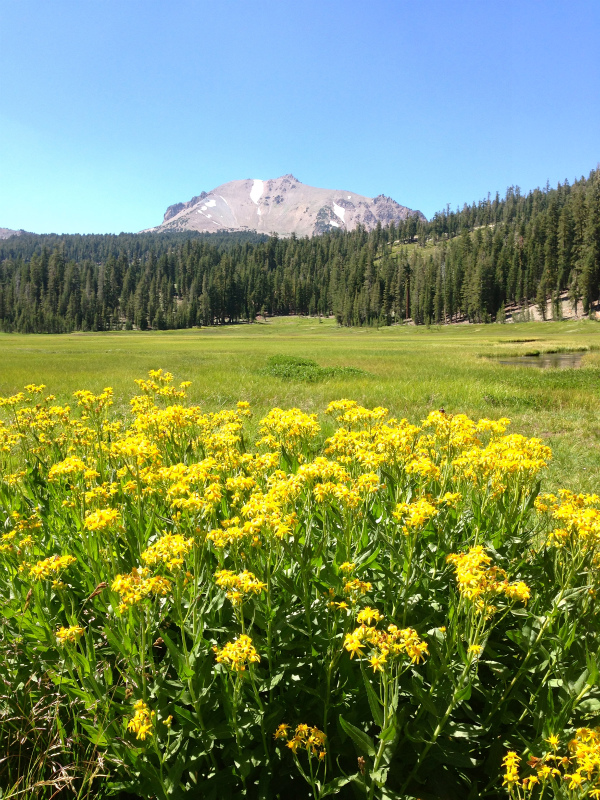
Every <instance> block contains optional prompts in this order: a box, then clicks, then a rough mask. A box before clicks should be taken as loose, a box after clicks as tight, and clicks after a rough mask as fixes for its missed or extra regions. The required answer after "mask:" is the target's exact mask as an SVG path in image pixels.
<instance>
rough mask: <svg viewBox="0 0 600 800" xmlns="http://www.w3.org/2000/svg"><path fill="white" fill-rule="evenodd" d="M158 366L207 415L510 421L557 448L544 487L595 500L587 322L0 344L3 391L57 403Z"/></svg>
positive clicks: (598, 460)
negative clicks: (308, 373) (572, 364)
mask: <svg viewBox="0 0 600 800" xmlns="http://www.w3.org/2000/svg"><path fill="white" fill-rule="evenodd" d="M569 349H575V350H578V349H587V352H586V353H585V355H584V357H583V367H582V368H581V369H577V370H545V371H542V370H537V369H532V368H526V367H524V368H518V367H506V366H502V365H500V364H498V363H497V362H496V361H495V360H494V359H491V358H488V357H489V356H500V355H516V354H524V353H528V352H535V351H540V352H544V351H555V350H569ZM273 355H288V356H297V357H298V356H301V357H308V358H312V359H314V360H315V361H316V362H317V363H318V364H319V365H321V366H323V367H329V366H338V367H339V366H351V367H355V368H359V369H361V370H364V371H365V373H368V374H367V375H365V376H350V377H344V378H343V379H338V378H335V379H328V380H325V381H323V382H320V383H304V382H302V381H291V380H282V379H281V378H275V377H272V376H270V375H268V374H267V373H266V371H265V368H266V365H267V361H268V358H269V357H271V356H273ZM157 367H162V368H163V369H167V370H170V371H171V372H173V373H174V374H175V376H176V378H178V379H181V380H183V379H188V380H191V381H192V382H193V385H192V387H191V390H190V394H189V396H190V400H191V401H193V402H197V403H199V404H201V405H202V407H203V408H204V409H205V410H217V409H220V408H226V407H231V406H232V405H233V404H234V403H235V402H236V401H237V400H248V401H249V402H250V403H251V405H252V406H253V408H254V410H255V411H256V412H257V415H258V414H261V413H262V412H264V411H266V410H267V409H268V408H271V407H273V406H280V407H282V408H286V407H291V406H297V407H299V408H301V409H302V410H304V411H311V412H313V411H319V410H322V409H323V408H324V407H325V406H326V405H327V403H328V402H329V401H331V400H334V399H339V398H341V397H348V398H352V399H354V400H357V401H358V402H359V403H360V404H363V405H366V406H376V405H384V406H386V407H387V408H389V409H390V411H391V412H392V413H393V414H394V415H396V416H399V417H407V418H408V419H409V420H411V421H417V420H419V419H421V418H422V417H424V416H425V415H426V414H427V412H428V411H430V410H431V409H437V408H440V407H443V408H445V409H446V411H448V412H451V413H460V412H464V413H466V414H468V415H470V416H473V417H477V416H489V417H500V416H507V417H509V418H510V419H511V420H512V421H513V425H512V430H513V431H515V432H520V433H524V434H526V435H528V436H532V435H536V436H541V437H542V438H543V439H544V440H545V441H546V442H547V443H548V444H549V445H550V446H551V447H552V449H553V452H554V460H553V463H552V466H551V468H550V470H549V473H548V476H547V483H546V485H547V486H548V488H550V487H555V486H558V485H566V486H569V487H570V488H572V489H576V490H582V491H584V490H585V491H594V490H596V489H597V486H598V482H597V475H598V474H599V473H600V415H599V411H600V324H598V323H596V322H590V321H580V322H568V323H567V322H559V323H552V322H546V323H524V324H516V325H488V326H484V325H461V326H452V327H431V328H424V327H418V328H416V327H412V326H403V327H392V328H382V329H379V330H374V329H342V328H338V327H337V326H336V325H335V323H334V322H333V321H332V320H325V321H323V322H322V323H319V322H318V321H317V320H316V319H305V318H295V317H290V318H280V319H274V320H269V321H268V322H266V323H260V324H256V325H252V326H246V325H243V326H232V327H222V328H205V329H202V330H187V331H168V332H146V333H138V332H118V333H99V334H98V333H97V334H73V335H61V336H50V335H28V336H24V335H10V334H4V335H1V336H0V393H1V394H3V395H6V394H9V393H13V392H14V391H16V390H18V389H20V388H22V387H23V385H25V384H26V383H30V382H36V383H44V384H46V386H47V387H48V390H49V391H51V392H52V393H53V394H55V395H56V396H57V398H59V399H60V400H63V401H64V400H68V398H69V397H70V395H71V393H72V392H73V391H75V390H77V389H81V388H86V389H90V390H92V391H96V390H100V389H102V388H104V387H105V386H112V387H113V388H114V390H115V394H116V397H117V399H118V401H124V400H126V398H127V397H130V396H131V394H132V392H134V391H135V386H134V384H133V380H134V379H135V378H138V377H142V376H144V375H145V374H146V373H147V371H148V370H149V369H153V368H157Z"/></svg>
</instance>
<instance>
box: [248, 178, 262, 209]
mask: <svg viewBox="0 0 600 800" xmlns="http://www.w3.org/2000/svg"><path fill="white" fill-rule="evenodd" d="M264 190H265V182H264V181H261V180H258V179H255V181H254V183H253V184H252V188H251V189H250V200H252V202H253V203H256V205H258V201H259V200H260V198H261V197H262V196H263V192H264Z"/></svg>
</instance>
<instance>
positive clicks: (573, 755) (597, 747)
mask: <svg viewBox="0 0 600 800" xmlns="http://www.w3.org/2000/svg"><path fill="white" fill-rule="evenodd" d="M546 741H547V742H548V744H549V745H550V749H551V750H552V752H545V753H544V754H543V755H542V756H541V758H538V757H535V756H532V757H531V758H530V759H529V761H528V762H527V765H528V767H529V768H530V771H529V774H527V775H526V776H525V777H523V778H522V779H521V777H520V775H519V766H520V761H521V759H520V758H519V756H518V755H517V754H516V753H515V752H514V750H511V751H509V752H508V753H507V754H506V756H505V757H504V759H503V762H502V763H503V765H504V768H505V773H504V785H506V786H507V787H508V789H509V791H510V792H511V794H513V795H515V793H518V790H519V789H520V788H521V789H523V790H525V792H527V793H529V792H532V791H533V789H534V788H535V787H539V788H540V793H541V795H543V794H544V791H545V789H546V788H547V787H548V785H549V784H551V783H552V784H553V785H554V787H555V791H558V792H560V791H561V789H560V786H559V782H560V783H563V784H566V788H567V789H568V791H569V797H581V798H583V797H591V798H594V799H595V800H598V798H600V728H579V729H578V730H577V731H576V733H575V736H574V737H573V738H572V739H571V740H570V741H569V743H568V755H564V756H561V755H560V753H559V752H558V749H559V737H558V736H556V735H552V736H549V737H548V739H547V740H546ZM511 790H512V791H511ZM571 792H573V793H574V794H573V795H571V794H570V793H571ZM516 796H518V794H517V795H516ZM555 796H558V795H557V794H555ZM560 796H562V795H560Z"/></svg>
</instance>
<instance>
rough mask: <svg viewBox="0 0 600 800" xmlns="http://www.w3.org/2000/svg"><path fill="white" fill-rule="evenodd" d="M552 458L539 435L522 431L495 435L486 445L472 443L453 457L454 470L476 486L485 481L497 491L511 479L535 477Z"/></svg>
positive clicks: (506, 486)
mask: <svg viewBox="0 0 600 800" xmlns="http://www.w3.org/2000/svg"><path fill="white" fill-rule="evenodd" d="M551 458H552V451H551V450H550V448H549V447H546V445H544V444H542V442H541V440H540V439H526V438H525V437H524V436H521V435H520V434H511V435H510V436H502V437H499V438H493V439H492V440H491V441H490V443H489V444H488V445H487V446H486V447H483V448H481V447H473V448H470V449H468V450H465V451H463V453H462V454H461V455H460V456H458V457H457V458H455V459H454V460H453V461H452V466H453V467H454V471H455V474H456V475H457V476H458V477H463V478H465V479H466V480H467V481H469V482H470V483H473V484H474V485H475V486H477V487H480V488H483V487H485V486H486V485H489V487H490V488H491V490H492V493H493V494H494V495H499V494H501V493H502V492H504V491H505V490H506V489H507V488H508V485H509V483H510V481H511V480H512V479H517V480H518V481H520V482H521V483H522V482H523V481H529V480H532V479H533V478H535V476H536V475H537V474H538V473H539V472H540V470H541V469H543V468H544V467H545V466H546V465H547V463H548V461H550V459H551Z"/></svg>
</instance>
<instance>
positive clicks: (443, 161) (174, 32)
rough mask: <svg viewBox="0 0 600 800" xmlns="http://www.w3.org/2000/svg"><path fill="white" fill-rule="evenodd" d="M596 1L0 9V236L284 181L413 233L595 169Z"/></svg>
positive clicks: (198, 1) (349, 0)
mask: <svg viewBox="0 0 600 800" xmlns="http://www.w3.org/2000/svg"><path fill="white" fill-rule="evenodd" d="M599 43H600V2H599V1H598V0H589V2H585V1H581V0H568V1H567V0H535V1H534V0H502V1H500V0H473V1H471V0H443V2H439V1H438V0H410V2H409V1H408V0H368V2H367V0H344V2H341V1H340V0H302V2H298V0H293V2H291V0H290V1H289V0H262V2H256V0H254V1H253V0H212V1H211V2H205V0H195V1H192V0H178V2H167V0H96V2H92V0H50V1H49V0H0V226H2V227H10V228H25V229H26V230H31V231H35V232H38V233H44V232H51V231H54V232H59V233H60V232H68V233H73V232H80V233H89V232H119V231H122V230H124V231H136V230H139V229H141V228H145V227H148V226H150V225H155V224H158V223H159V222H160V221H161V220H162V215H163V213H164V210H165V208H166V207H167V205H169V204H171V203H175V202H178V201H181V200H188V199H189V198H190V197H191V196H192V195H195V194H199V193H200V192H201V191H202V190H210V189H212V188H214V187H215V186H217V185H219V184H221V183H225V182H226V181H229V180H234V179H238V178H264V179H266V178H272V177H277V176H279V175H282V174H284V173H288V172H291V173H293V174H294V175H295V176H296V177H297V178H298V179H299V180H301V181H302V182H304V183H308V184H311V185H314V186H323V187H327V188H339V189H349V190H352V191H355V192H359V193H361V194H364V195H367V196H374V195H377V194H380V193H383V194H387V195H390V196H391V197H393V198H394V199H396V200H398V202H400V203H403V204H404V205H407V206H410V207H411V208H418V209H420V210H421V211H423V212H424V213H425V214H426V215H427V216H428V217H430V216H431V215H432V214H433V213H434V212H435V211H436V210H439V209H441V208H443V207H444V206H445V205H446V203H449V204H450V205H451V206H452V207H455V206H457V205H461V206H462V204H463V203H464V202H465V201H466V202H472V201H473V200H479V199H480V198H482V197H485V196H486V195H487V193H488V192H492V193H494V192H495V191H496V190H499V191H500V193H501V194H503V193H504V191H505V189H506V187H507V186H509V185H511V184H514V185H517V184H518V185H519V186H521V187H522V189H524V190H529V189H532V188H534V187H536V186H540V185H541V186H543V185H544V184H545V183H546V180H549V181H550V183H551V184H556V183H557V182H558V181H559V180H561V181H562V180H564V179H565V178H568V179H569V180H572V179H573V178H575V177H579V176H580V175H582V174H587V173H588V172H589V171H590V169H592V168H594V167H595V166H596V164H597V162H598V161H600V45H599Z"/></svg>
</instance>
